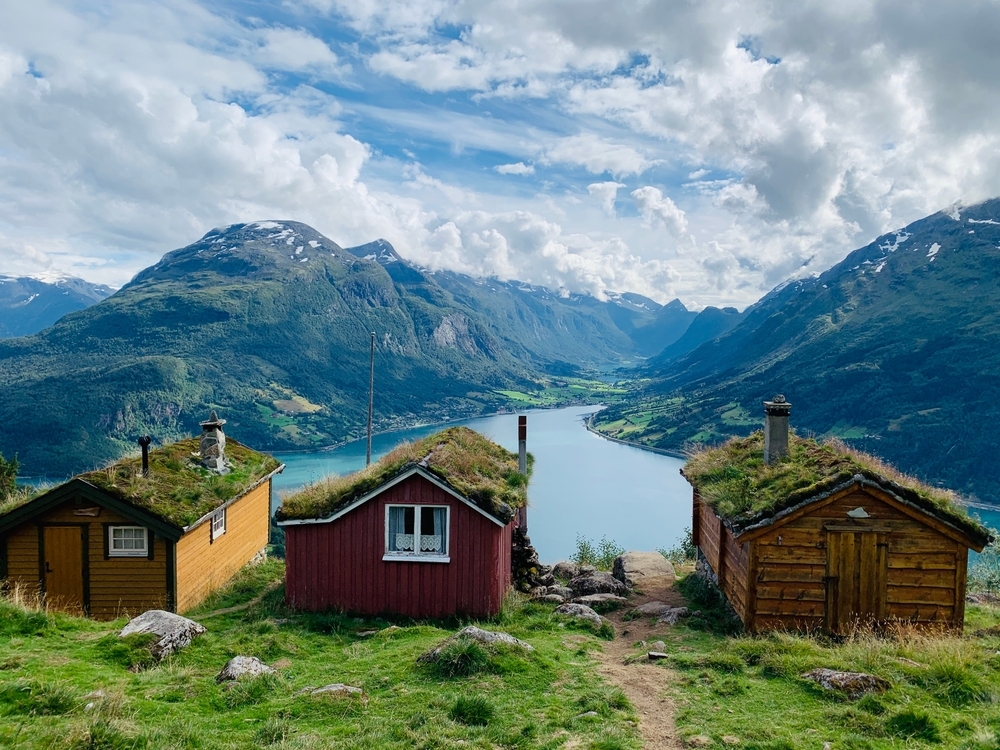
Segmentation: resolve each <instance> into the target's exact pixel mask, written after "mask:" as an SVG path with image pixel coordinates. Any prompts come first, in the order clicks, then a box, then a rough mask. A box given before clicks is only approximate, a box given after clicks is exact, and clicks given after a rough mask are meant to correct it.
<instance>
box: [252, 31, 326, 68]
mask: <svg viewBox="0 0 1000 750" xmlns="http://www.w3.org/2000/svg"><path fill="white" fill-rule="evenodd" d="M252 56H253V59H254V60H256V61H258V62H259V63H261V65H263V66H264V67H268V68H277V69H279V70H286V71H288V70H295V71H315V72H325V73H328V74H329V73H334V74H338V73H339V69H338V59H337V55H336V54H334V52H333V50H331V49H330V48H329V47H328V46H327V45H326V44H325V43H324V42H323V41H322V40H320V39H317V38H316V37H315V36H313V35H312V34H309V33H308V32H306V31H303V30H301V29H287V28H264V29H261V30H260V32H259V41H258V46H257V47H256V49H254V51H253V55H252Z"/></svg>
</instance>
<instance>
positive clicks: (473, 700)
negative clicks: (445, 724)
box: [448, 695, 493, 727]
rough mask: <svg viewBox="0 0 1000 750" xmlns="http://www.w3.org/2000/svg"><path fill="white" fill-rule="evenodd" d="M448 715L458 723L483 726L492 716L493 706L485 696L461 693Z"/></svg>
mask: <svg viewBox="0 0 1000 750" xmlns="http://www.w3.org/2000/svg"><path fill="white" fill-rule="evenodd" d="M448 716H449V718H451V720H452V721H457V722H458V723H459V724H466V725H470V726H480V727H484V726H486V725H487V724H489V723H490V720H491V719H492V718H493V706H491V705H490V704H489V702H488V701H487V700H486V699H485V698H481V697H480V696H478V695H473V696H471V697H466V696H464V695H463V696H462V697H461V698H459V699H458V700H457V701H455V704H454V705H453V706H452V707H451V711H449V712H448Z"/></svg>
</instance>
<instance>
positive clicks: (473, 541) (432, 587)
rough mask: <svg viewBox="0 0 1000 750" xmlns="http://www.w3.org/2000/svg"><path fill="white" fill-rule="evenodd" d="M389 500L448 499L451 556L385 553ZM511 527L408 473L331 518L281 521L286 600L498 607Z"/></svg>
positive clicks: (396, 610) (396, 609)
mask: <svg viewBox="0 0 1000 750" xmlns="http://www.w3.org/2000/svg"><path fill="white" fill-rule="evenodd" d="M390 503H392V504H396V503H402V504H434V505H447V506H449V507H450V508H451V514H450V515H451V523H450V528H449V533H450V535H451V540H450V545H449V546H450V551H449V552H450V554H449V557H450V562H447V563H438V562H405V561H399V562H397V561H388V562H387V561H383V560H382V556H383V554H384V552H385V506H386V504H390ZM512 529H513V524H507V525H506V526H504V527H500V526H498V525H497V524H495V523H494V522H493V521H491V520H489V519H488V518H486V517H484V516H483V515H482V514H481V513H479V512H477V511H476V510H474V509H472V508H470V507H469V506H467V505H466V504H465V503H463V502H461V501H459V500H456V499H455V498H454V497H452V496H451V495H450V494H448V493H446V492H444V491H443V490H441V489H440V488H438V487H436V486H435V485H434V484H432V483H431V482H429V481H427V480H426V479H424V478H423V477H421V476H412V477H410V478H409V479H406V480H404V481H403V482H400V483H399V484H397V485H395V486H394V487H390V488H389V489H388V490H386V491H385V492H383V493H382V494H381V495H379V496H377V497H375V498H372V499H371V500H369V501H368V502H366V503H365V504H363V505H361V506H360V507H358V508H355V509H354V510H352V511H351V512H349V513H347V514H345V515H344V516H342V517H341V518H338V519H337V520H336V521H332V522H330V523H319V524H307V525H301V526H285V556H286V565H287V567H286V584H285V585H286V596H287V599H288V603H289V605H291V606H292V607H295V608H298V609H305V610H326V609H332V610H342V611H348V612H356V613H358V614H366V615H378V614H397V615H404V616H408V617H416V618H443V617H449V616H452V615H468V616H472V617H484V616H487V615H491V614H495V613H496V612H498V611H499V610H500V606H501V603H502V601H503V597H504V595H505V594H506V593H507V590H508V589H509V588H510V585H511V567H510V566H511V560H510V554H511V533H512Z"/></svg>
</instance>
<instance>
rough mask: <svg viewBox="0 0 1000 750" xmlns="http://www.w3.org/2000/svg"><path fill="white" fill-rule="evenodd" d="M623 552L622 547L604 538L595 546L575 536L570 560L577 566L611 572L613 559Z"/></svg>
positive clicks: (589, 541) (587, 540)
mask: <svg viewBox="0 0 1000 750" xmlns="http://www.w3.org/2000/svg"><path fill="white" fill-rule="evenodd" d="M624 552H625V548H624V547H622V546H621V545H619V544H618V543H617V542H615V541H614V540H611V539H608V538H607V537H606V536H605V537H601V541H599V542H597V543H596V544H595V543H594V542H592V541H591V540H589V539H585V538H584V537H582V536H580V535H579V534H577V536H576V552H575V553H573V554H572V555H570V559H571V560H572V561H573V562H575V563H576V564H577V565H593V566H594V567H595V568H597V569H598V570H611V568H612V567H613V566H614V564H615V558H616V557H618V556H619V555H621V554H624Z"/></svg>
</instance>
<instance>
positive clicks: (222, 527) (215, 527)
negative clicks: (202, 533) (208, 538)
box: [209, 508, 226, 542]
mask: <svg viewBox="0 0 1000 750" xmlns="http://www.w3.org/2000/svg"><path fill="white" fill-rule="evenodd" d="M220 520H221V521H222V523H221V524H219V521H220ZM209 524H210V528H211V529H212V541H213V542H214V541H215V540H216V539H218V538H219V537H220V536H222V535H224V534H225V533H226V509H225V508H219V510H217V511H215V513H213V514H212V517H211V518H210V519H209Z"/></svg>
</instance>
